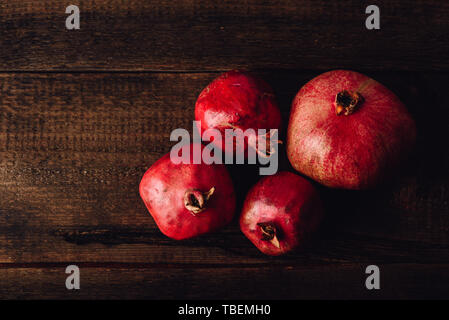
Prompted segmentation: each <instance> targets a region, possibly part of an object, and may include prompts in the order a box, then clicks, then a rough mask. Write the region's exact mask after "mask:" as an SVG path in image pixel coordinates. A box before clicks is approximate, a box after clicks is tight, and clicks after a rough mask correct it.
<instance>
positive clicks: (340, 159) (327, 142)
mask: <svg viewBox="0 0 449 320" xmlns="http://www.w3.org/2000/svg"><path fill="white" fill-rule="evenodd" d="M342 90H349V91H357V92H359V93H361V94H362V96H363V97H364V100H365V101H364V102H363V103H361V104H360V106H359V108H358V109H357V110H356V111H355V112H354V113H353V114H350V115H347V116H346V115H339V116H337V115H336V110H335V97H336V95H337V93H339V92H340V91H342ZM415 140H416V127H415V123H414V121H413V119H412V118H411V116H410V114H409V113H408V111H407V109H406V108H405V106H404V105H403V103H402V102H401V101H400V100H399V99H398V97H396V95H394V94H393V93H392V92H391V91H390V90H388V89H387V88H386V87H385V86H383V85H382V84H380V83H379V82H377V81H375V80H373V79H371V78H369V77H367V76H365V75H363V74H361V73H357V72H353V71H348V70H336V71H330V72H326V73H323V74H321V75H319V76H318V77H316V78H314V79H312V80H311V81H309V82H308V83H307V84H306V85H304V86H303V87H302V88H301V90H300V91H299V92H298V94H297V95H296V97H295V99H294V101H293V103H292V110H291V114H290V121H289V125H288V132H287V155H288V158H289V160H290V162H291V164H292V166H293V167H294V168H295V169H296V170H297V171H299V172H301V173H303V174H305V175H307V176H309V177H310V178H312V179H314V180H316V181H318V182H320V183H321V184H323V185H326V186H329V187H334V188H344V189H367V188H372V187H374V186H376V185H377V184H379V183H380V182H381V181H382V180H384V179H386V178H388V176H389V175H390V174H392V173H393V170H394V169H395V168H396V167H397V166H398V165H399V163H400V161H401V160H403V159H404V158H405V157H406V156H407V155H408V153H409V152H410V151H411V149H412V147H413V145H414V144H415Z"/></svg>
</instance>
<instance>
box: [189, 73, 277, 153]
mask: <svg viewBox="0 0 449 320" xmlns="http://www.w3.org/2000/svg"><path fill="white" fill-rule="evenodd" d="M195 120H196V121H201V128H200V129H201V135H202V134H203V133H204V131H205V130H207V129H217V130H219V131H220V133H221V135H222V137H223V139H222V141H221V143H218V147H220V148H222V149H223V150H225V151H228V152H229V151H230V150H229V149H228V150H226V148H225V129H241V130H242V131H245V130H247V129H254V130H255V133H256V135H250V136H247V137H245V138H244V140H242V141H243V143H240V142H239V140H238V139H236V141H237V142H235V143H234V144H233V145H231V147H232V152H240V153H243V152H245V151H246V150H247V148H248V146H249V147H252V148H253V149H255V150H256V151H257V152H258V153H259V154H260V151H261V148H258V146H257V143H258V141H261V142H262V141H263V142H264V143H265V141H267V142H268V143H269V142H270V134H269V129H279V128H280V126H281V114H280V111H279V108H278V106H277V103H276V100H275V97H274V93H273V90H272V89H271V87H270V86H269V85H268V84H267V83H266V82H265V81H263V80H262V79H259V78H257V77H254V76H252V75H250V74H249V73H246V72H242V71H237V70H233V71H229V72H226V73H224V74H222V75H220V76H219V77H218V78H217V79H215V80H214V81H212V82H211V83H210V84H209V85H208V86H207V87H206V88H205V89H204V90H203V91H202V92H201V94H200V95H199V97H198V100H197V101H196V105H195ZM258 129H266V130H267V134H266V135H265V136H264V137H261V136H259V135H258V134H257V133H258V131H257V130H258ZM259 139H264V140H259ZM212 140H213V139H212ZM262 152H263V153H264V155H267V154H268V155H269V154H270V153H271V152H273V146H271V145H268V144H267V148H266V149H264V150H263V151H262Z"/></svg>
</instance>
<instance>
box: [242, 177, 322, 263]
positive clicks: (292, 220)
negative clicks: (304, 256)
mask: <svg viewBox="0 0 449 320" xmlns="http://www.w3.org/2000/svg"><path fill="white" fill-rule="evenodd" d="M322 217H323V206H322V203H321V200H320V198H319V196H318V193H317V191H316V190H315V188H314V187H313V185H312V184H311V183H310V182H309V181H307V180H306V179H304V178H303V177H301V176H299V175H296V174H294V173H291V172H287V171H282V172H279V173H277V174H275V175H272V176H267V177H264V178H262V179H261V180H260V181H259V182H258V183H257V184H256V185H255V186H254V187H252V188H251V190H250V191H249V193H248V195H247V196H246V199H245V203H244V205H243V210H242V214H241V216H240V229H241V230H242V232H243V233H244V234H245V235H246V237H247V238H248V239H249V240H251V242H252V243H253V244H254V245H255V246H256V247H257V248H258V249H259V250H260V251H262V252H263V253H265V254H268V255H274V256H276V255H281V254H284V253H287V252H289V251H291V250H294V249H296V248H298V247H300V246H301V245H303V244H304V243H305V242H306V241H307V239H308V238H309V237H310V235H311V234H312V233H313V232H314V231H315V230H316V229H317V227H318V225H319V223H320V222H321V220H322Z"/></svg>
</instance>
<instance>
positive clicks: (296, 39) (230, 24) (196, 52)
mask: <svg viewBox="0 0 449 320" xmlns="http://www.w3.org/2000/svg"><path fill="white" fill-rule="evenodd" d="M77 3H78V4H79V7H80V10H81V29H80V30H77V31H68V30H66V29H65V19H66V17H67V16H68V15H67V14H65V7H66V6H67V5H68V4H69V3H66V2H61V1H56V0H42V1H38V2H36V1H22V0H8V1H2V3H1V4H0V48H1V50H0V70H80V69H82V70H184V71H187V70H223V69H225V70H226V69H231V68H236V67H240V68H241V67H248V68H252V69H254V68H282V69H320V70H327V69H333V68H364V69H367V70H436V71H440V70H445V71H448V70H449V62H448V59H446V58H445V57H447V54H448V53H449V42H448V41H447V39H448V36H449V3H448V2H447V1H439V0H419V1H413V4H411V3H410V2H408V1H401V0H394V1H392V0H389V1H376V4H377V5H378V6H379V7H380V10H381V29H380V30H376V31H368V30H367V29H366V28H365V19H366V17H367V15H366V14H365V8H366V6H367V5H369V4H371V3H370V2H366V1H358V0H345V1H334V2H329V1H325V0H319V1H317V0H303V1H291V0H285V1H259V0H247V1H239V0H233V1H226V2H224V1H214V2H213V3H212V2H210V1H208V0H183V1H170V0H164V1H161V0H157V1H156V0H155V1H141V0H132V1H126V2H123V1H122V0H108V1H104V0H94V1H92V0H89V1H87V0H80V1H78V2H77Z"/></svg>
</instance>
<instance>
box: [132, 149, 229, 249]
mask: <svg viewBox="0 0 449 320" xmlns="http://www.w3.org/2000/svg"><path fill="white" fill-rule="evenodd" d="M203 148H204V146H201V150H202V149H203ZM212 187H215V192H214V194H213V195H212V196H211V198H210V199H209V201H208V202H207V208H206V209H205V210H204V211H202V212H200V213H198V214H197V215H193V214H192V213H191V212H190V211H189V210H187V208H186V207H185V204H184V194H185V192H186V190H189V189H198V190H201V191H202V192H207V191H208V190H210V189H211V188H212ZM139 191H140V196H141V198H142V200H143V202H144V203H145V205H146V207H147V209H148V211H149V212H150V214H151V215H152V217H153V218H154V220H155V222H156V224H157V226H158V227H159V229H160V230H161V232H162V233H163V234H165V235H166V236H168V237H170V238H172V239H176V240H181V239H187V238H191V237H195V236H198V235H201V234H205V233H208V232H211V231H214V230H216V229H218V228H221V227H223V226H225V225H226V224H228V223H229V222H230V221H231V220H232V217H233V216H234V213H235V194H234V187H233V185H232V181H231V178H230V176H229V173H228V171H227V169H226V167H225V166H224V165H222V164H211V165H208V164H204V163H201V164H182V163H181V164H174V163H173V162H172V161H171V160H170V153H168V154H166V155H164V156H163V157H162V158H161V159H159V160H158V161H156V162H155V163H154V164H153V165H152V166H151V167H150V168H149V169H148V171H147V172H146V173H145V174H144V176H143V178H142V180H141V182H140V187H139Z"/></svg>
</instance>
